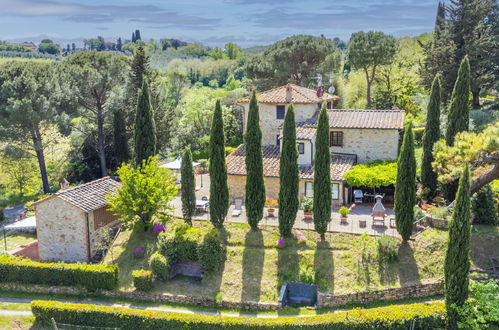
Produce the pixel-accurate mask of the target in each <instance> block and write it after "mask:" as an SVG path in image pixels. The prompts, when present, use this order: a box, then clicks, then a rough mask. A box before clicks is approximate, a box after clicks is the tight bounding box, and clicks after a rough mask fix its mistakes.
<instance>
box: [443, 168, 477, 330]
mask: <svg viewBox="0 0 499 330" xmlns="http://www.w3.org/2000/svg"><path fill="white" fill-rule="evenodd" d="M470 204H471V203H470V173H469V170H468V165H465V168H464V171H463V173H462V175H461V178H460V179H459V188H458V190H457V198H456V203H455V206H454V213H453V214H452V220H451V222H450V224H449V242H448V245H447V253H446V254H445V266H444V275H445V305H446V307H447V322H448V329H457V320H458V314H457V312H456V309H455V308H454V307H453V305H454V304H455V306H458V307H459V306H462V305H463V304H464V302H465V301H466V299H468V284H469V271H470V259H469V253H470V236H471V221H470V217H471V212H470Z"/></svg>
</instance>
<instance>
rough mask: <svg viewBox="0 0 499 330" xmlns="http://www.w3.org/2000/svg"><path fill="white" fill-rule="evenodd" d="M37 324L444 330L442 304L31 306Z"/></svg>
mask: <svg viewBox="0 0 499 330" xmlns="http://www.w3.org/2000/svg"><path fill="white" fill-rule="evenodd" d="M31 311H32V312H33V314H34V315H35V316H36V318H37V320H39V321H41V322H43V323H45V324H48V323H49V322H50V320H51V318H54V319H55V320H56V321H59V322H62V323H66V324H74V325H84V326H93V327H97V326H98V327H119V328H122V329H142V330H145V329H210V330H211V329H217V330H218V329H231V330H232V329H234V330H235V329H314V330H315V329H333V330H334V329H401V330H402V329H404V330H405V329H408V328H409V326H410V325H414V326H413V328H412V329H436V328H443V327H444V326H445V315H446V313H445V305H444V303H442V302H431V303H421V304H411V305H394V306H387V307H380V308H373V309H365V310H361V309H354V310H351V311H348V312H339V313H333V314H323V315H317V316H310V317H281V318H252V317H249V318H244V317H230V316H211V315H196V314H180V313H168V312H160V311H151V310H141V309H129V308H121V307H109V306H102V305H87V304H72V303H61V302H57V301H33V302H32V303H31Z"/></svg>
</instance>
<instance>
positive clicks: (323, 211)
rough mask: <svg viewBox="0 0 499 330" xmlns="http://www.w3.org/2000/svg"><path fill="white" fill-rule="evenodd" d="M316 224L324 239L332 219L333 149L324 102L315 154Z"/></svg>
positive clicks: (319, 120) (318, 124)
mask: <svg viewBox="0 0 499 330" xmlns="http://www.w3.org/2000/svg"><path fill="white" fill-rule="evenodd" d="M314 161H315V165H314V206H313V207H314V225H315V230H316V231H317V232H318V233H319V234H320V235H321V239H322V240H324V236H325V233H326V231H327V226H328V224H329V222H330V221H331V198H332V197H331V151H330V150H329V114H328V111H327V109H326V104H325V102H324V103H323V104H322V108H321V111H320V112H319V118H318V123H317V135H316V138H315V156H314Z"/></svg>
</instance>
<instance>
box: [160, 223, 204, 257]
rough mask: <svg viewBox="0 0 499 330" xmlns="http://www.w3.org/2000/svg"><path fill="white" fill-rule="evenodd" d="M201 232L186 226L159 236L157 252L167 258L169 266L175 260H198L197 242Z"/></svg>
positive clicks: (201, 235) (200, 237)
mask: <svg viewBox="0 0 499 330" xmlns="http://www.w3.org/2000/svg"><path fill="white" fill-rule="evenodd" d="M202 237H203V233H202V231H201V230H199V229H197V228H194V227H191V226H189V225H187V224H182V225H179V226H177V227H176V228H175V230H174V231H173V232H163V233H161V234H159V241H158V246H159V252H160V253H161V254H163V255H164V256H166V257H167V258H168V261H169V262H170V264H172V263H174V262H176V261H177V260H182V259H187V260H192V261H197V260H198V252H197V247H198V242H199V241H201V239H202Z"/></svg>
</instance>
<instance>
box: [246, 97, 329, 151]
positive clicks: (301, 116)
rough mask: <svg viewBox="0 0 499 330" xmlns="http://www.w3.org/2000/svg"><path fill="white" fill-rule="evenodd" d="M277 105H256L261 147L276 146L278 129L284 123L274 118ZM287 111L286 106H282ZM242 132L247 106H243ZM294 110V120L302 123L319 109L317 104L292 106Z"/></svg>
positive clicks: (282, 120)
mask: <svg viewBox="0 0 499 330" xmlns="http://www.w3.org/2000/svg"><path fill="white" fill-rule="evenodd" d="M277 105H278V104H266V103H258V106H259V109H260V112H259V114H260V127H261V129H262V145H265V144H273V145H275V144H276V136H277V134H279V131H280V130H279V127H280V126H281V125H282V124H283V123H284V119H277V118H276V106H277ZM282 105H284V106H285V107H286V108H285V109H286V111H287V110H288V105H287V104H282ZM243 106H244V123H243V124H244V125H243V126H244V131H246V123H247V117H248V109H249V104H248V103H245V104H244V105H243ZM293 106H294V108H295V120H296V121H297V122H298V121H304V120H306V119H309V118H311V117H312V116H313V115H314V114H315V112H316V111H317V110H318V109H319V108H318V107H317V104H293Z"/></svg>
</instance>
